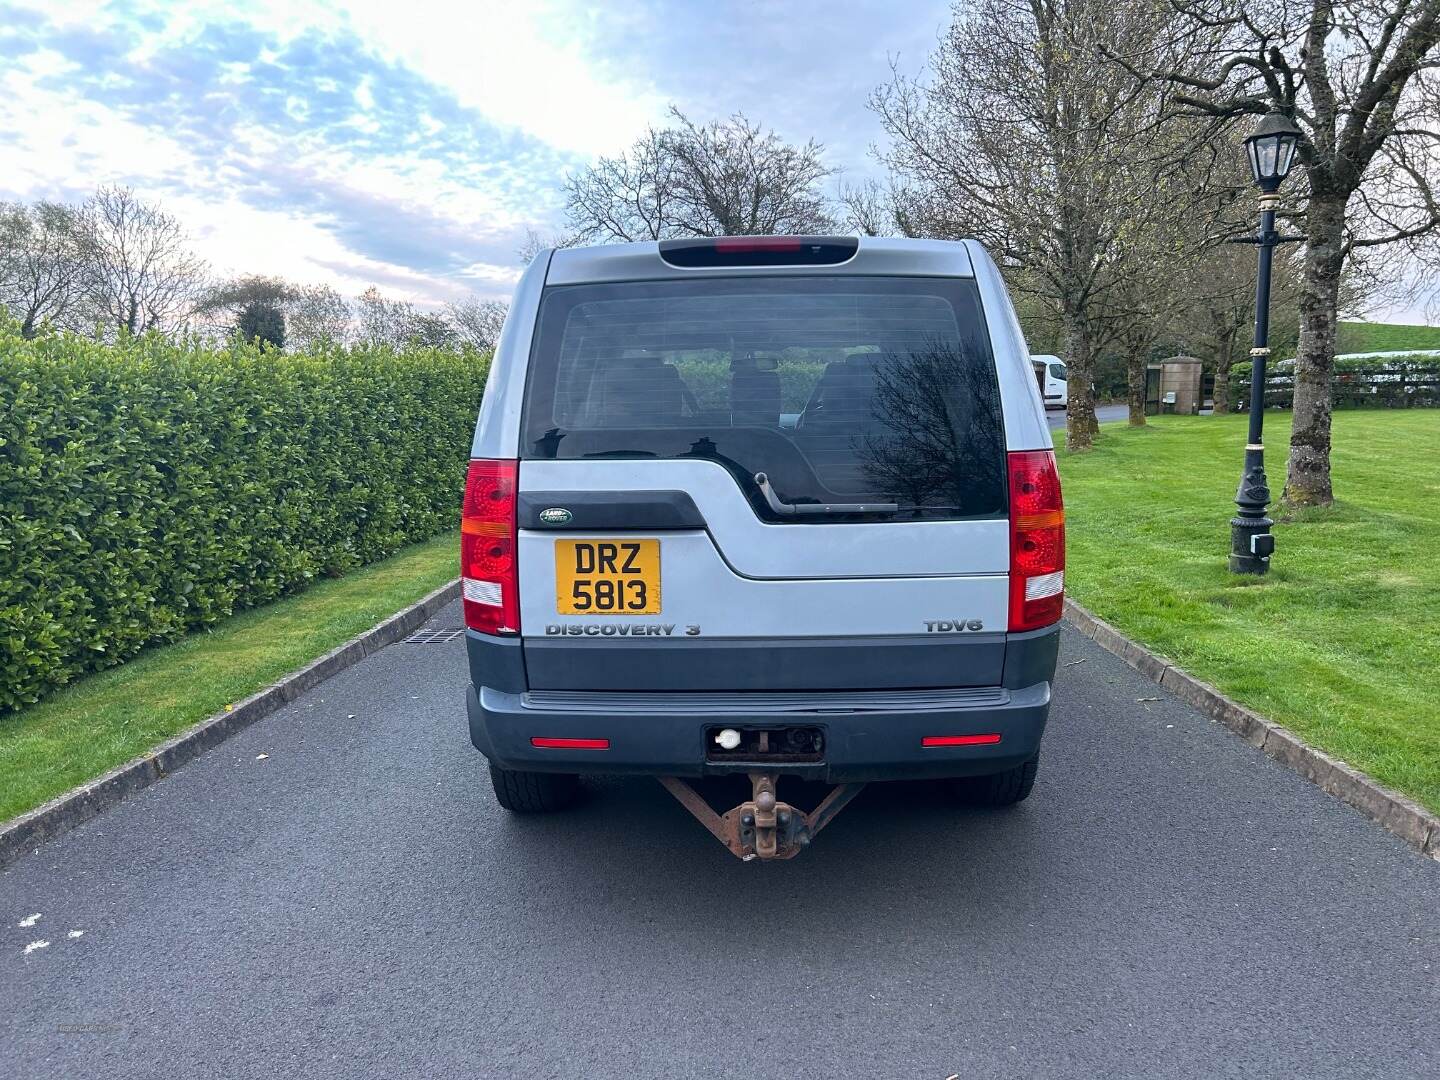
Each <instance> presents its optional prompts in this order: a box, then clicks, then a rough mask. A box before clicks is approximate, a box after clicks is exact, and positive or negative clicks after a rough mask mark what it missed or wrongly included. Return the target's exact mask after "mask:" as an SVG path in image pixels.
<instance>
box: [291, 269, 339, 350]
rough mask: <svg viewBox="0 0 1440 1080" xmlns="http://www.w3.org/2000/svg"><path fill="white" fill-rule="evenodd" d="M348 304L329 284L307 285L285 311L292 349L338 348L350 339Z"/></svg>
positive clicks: (299, 291) (297, 292) (296, 294)
mask: <svg viewBox="0 0 1440 1080" xmlns="http://www.w3.org/2000/svg"><path fill="white" fill-rule="evenodd" d="M350 323H351V313H350V304H349V302H348V301H346V299H345V298H344V297H343V296H341V295H340V294H339V293H338V292H336V291H335V290H334V289H332V288H330V286H328V285H307V286H302V287H301V288H299V289H298V290H296V293H295V295H294V297H292V299H291V300H290V302H289V303H288V304H287V305H286V308H285V325H286V337H287V339H288V341H289V343H290V346H291V347H292V348H296V349H302V350H305V349H314V348H318V347H320V346H322V345H341V344H344V343H345V342H346V341H348V340H349V338H350Z"/></svg>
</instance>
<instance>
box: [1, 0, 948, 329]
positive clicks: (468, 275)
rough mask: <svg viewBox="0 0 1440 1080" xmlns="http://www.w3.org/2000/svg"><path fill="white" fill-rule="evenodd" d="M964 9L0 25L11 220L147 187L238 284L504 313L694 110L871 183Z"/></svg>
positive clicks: (67, 18)
mask: <svg viewBox="0 0 1440 1080" xmlns="http://www.w3.org/2000/svg"><path fill="white" fill-rule="evenodd" d="M948 7H949V4H948V2H947V0H883V2H882V0H828V2H826V0H729V2H726V0H708V2H707V0H668V2H664V0H614V2H609V3H580V2H575V0H553V2H541V0H508V2H497V0H472V2H470V3H453V4H447V3H437V2H429V0H403V2H399V0H384V2H357V3H346V4H340V3H323V2H311V0H282V2H272V0H247V2H246V3H245V4H243V5H237V4H225V3H206V2H176V3H149V2H143V0H130V2H125V3H100V2H89V0H41V2H33V0H0V199H26V200H28V199H38V198H48V199H65V200H79V199H81V198H83V197H84V196H85V195H86V194H87V193H88V192H89V191H90V190H92V189H93V188H94V187H95V186H97V185H99V184H108V183H122V184H129V185H132V186H134V187H135V188H136V189H137V190H138V191H140V192H141V193H142V194H143V195H145V196H146V197H148V198H152V199H158V200H159V201H161V202H162V203H163V204H164V205H165V206H166V207H167V208H168V209H170V210H171V211H173V212H174V213H176V214H178V215H179V216H180V217H181V218H182V219H183V220H184V221H185V222H186V224H187V226H188V227H189V229H190V231H191V233H192V235H193V237H194V242H195V246H196V248H197V249H198V250H199V251H200V253H201V254H202V255H203V256H204V257H205V258H207V259H208V260H209V261H210V262H211V263H212V264H213V266H214V267H215V269H216V270H217V271H218V272H220V273H227V274H228V273H246V272H257V273H258V272H264V273H277V274H282V275H284V276H286V277H289V278H292V279H295V280H297V281H305V282H326V283H328V284H331V285H334V286H335V287H337V288H339V289H341V290H342V291H343V292H346V293H349V294H354V293H358V292H360V291H361V290H363V289H364V288H365V287H366V286H367V285H371V284H376V285H379V286H380V287H381V288H382V289H383V290H384V291H386V292H388V293H391V294H394V295H397V296H404V297H407V298H410V299H414V300H417V301H421V302H439V301H444V300H451V299H456V298H458V297H460V296H462V295H464V294H465V293H468V292H473V293H476V294H478V295H482V296H503V295H506V294H508V292H509V291H510V287H511V283H512V282H513V280H514V278H515V277H516V276H517V274H518V273H519V264H518V259H517V257H516V255H515V249H516V247H517V246H518V245H519V244H520V243H521V241H522V240H523V238H524V233H525V229H526V227H527V226H529V227H533V228H536V229H538V230H539V231H541V232H542V233H544V232H547V231H549V230H550V229H553V228H555V227H556V226H557V225H558V224H559V223H560V219H561V206H560V194H559V192H560V182H561V178H562V177H563V176H564V175H565V173H566V172H567V170H573V169H576V168H579V167H582V166H584V165H585V164H586V163H587V162H589V161H591V160H593V158H594V157H595V156H596V155H599V154H607V153H608V154H613V153H615V152H617V151H619V150H620V149H622V148H624V147H625V146H627V145H628V144H629V143H630V142H631V141H632V140H633V139H634V138H635V137H636V136H637V135H638V134H639V133H640V132H641V131H643V129H644V128H645V126H646V124H647V123H650V122H652V121H659V120H661V119H662V118H663V115H664V112H665V109H666V106H667V105H668V103H670V102H674V103H676V104H677V105H679V106H680V107H681V108H682V109H684V110H685V111H687V112H688V113H690V114H691V115H692V116H693V117H695V118H697V119H709V118H711V117H713V116H717V115H724V114H728V113H730V112H733V111H735V110H741V111H743V112H745V113H746V115H748V116H749V117H751V118H752V119H755V120H759V121H761V122H763V123H765V124H767V125H770V126H772V127H774V128H776V129H777V130H778V131H779V132H780V133H781V134H782V135H783V136H785V137H786V138H788V139H792V140H795V141H804V140H805V139H808V138H811V137H814V138H816V139H818V140H820V141H821V142H823V143H824V144H825V146H826V157H827V159H828V161H829V163H830V164H831V165H834V166H837V167H843V168H845V169H847V170H849V171H850V173H851V174H852V175H854V174H855V173H857V172H864V171H866V170H867V169H873V165H872V164H871V163H870V162H869V160H868V154H867V148H868V146H869V145H870V144H871V143H872V142H873V141H875V140H876V139H877V138H878V137H879V131H878V129H877V125H876V124H875V121H874V118H873V117H872V116H871V115H870V114H869V112H868V111H867V110H866V109H865V100H866V97H867V95H868V94H869V92H870V91H871V89H872V88H873V87H874V86H875V85H876V84H878V83H880V82H882V81H884V80H885V78H886V77H887V76H888V74H889V69H890V68H889V65H890V60H891V58H892V57H893V58H898V61H899V62H900V64H901V65H902V67H903V68H904V69H905V70H907V71H914V70H916V69H918V68H919V66H920V65H921V64H922V63H923V62H924V59H925V56H926V55H927V53H928V52H929V51H930V49H931V48H932V47H933V46H934V44H935V40H936V35H937V33H938V32H939V30H940V28H941V26H942V24H943V23H944V22H945V20H946V15H947V11H948Z"/></svg>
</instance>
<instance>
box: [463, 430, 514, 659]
mask: <svg viewBox="0 0 1440 1080" xmlns="http://www.w3.org/2000/svg"><path fill="white" fill-rule="evenodd" d="M518 477H519V462H516V461H487V460H480V459H476V460H474V461H471V462H470V471H469V472H468V473H467V474H466V476H465V503H464V506H463V507H462V509H461V511H460V577H461V581H460V586H461V595H462V598H463V601H464V608H465V625H466V626H468V627H469V628H470V629H471V630H479V631H480V632H481V633H482V634H518V633H519V632H520V589H519V584H518V578H517V575H516V573H515V564H516V561H517V560H516V537H515V489H516V484H517V480H518Z"/></svg>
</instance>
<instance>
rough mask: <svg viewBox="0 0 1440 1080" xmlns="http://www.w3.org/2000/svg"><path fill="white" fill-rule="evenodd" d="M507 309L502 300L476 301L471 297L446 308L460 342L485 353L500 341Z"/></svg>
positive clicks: (508, 306)
mask: <svg viewBox="0 0 1440 1080" xmlns="http://www.w3.org/2000/svg"><path fill="white" fill-rule="evenodd" d="M509 309H510V305H508V304H507V303H505V301H504V300H477V299H475V298H474V297H473V296H472V297H469V298H468V299H465V300H461V301H460V302H459V303H458V304H450V305H448V307H447V310H448V311H449V313H450V322H451V324H452V325H454V327H455V332H456V334H457V335H458V336H459V338H460V340H461V341H462V342H464V343H465V344H467V345H471V346H473V347H475V348H477V349H480V350H482V351H485V352H489V351H490V350H492V349H494V348H495V344H496V342H498V341H499V340H500V330H501V328H502V327H504V325H505V313H506V312H507V311H508V310H509Z"/></svg>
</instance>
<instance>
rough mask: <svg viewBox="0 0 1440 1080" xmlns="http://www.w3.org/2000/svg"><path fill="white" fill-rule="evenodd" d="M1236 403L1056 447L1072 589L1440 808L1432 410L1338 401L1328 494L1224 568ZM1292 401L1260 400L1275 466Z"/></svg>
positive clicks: (1282, 452) (1311, 738)
mask: <svg viewBox="0 0 1440 1080" xmlns="http://www.w3.org/2000/svg"><path fill="white" fill-rule="evenodd" d="M1245 423H1246V419H1245V417H1243V416H1229V417H1214V418H1212V417H1163V418H1161V419H1159V420H1158V422H1154V423H1152V424H1151V425H1149V426H1147V427H1145V428H1140V429H1128V428H1126V427H1124V426H1116V425H1109V426H1106V427H1104V428H1102V429H1101V430H1102V437H1101V439H1100V440H1099V441H1098V442H1097V444H1096V448H1095V449H1094V450H1093V451H1091V452H1090V453H1088V454H1083V455H1067V454H1065V453H1063V452H1062V453H1061V454H1060V459H1061V465H1060V467H1061V473H1062V475H1063V478H1064V483H1065V503H1066V526H1067V536H1068V539H1069V552H1068V558H1067V562H1068V566H1067V571H1068V572H1067V575H1066V577H1067V582H1066V584H1067V586H1068V589H1069V593H1070V595H1071V596H1072V597H1073V598H1074V599H1075V600H1077V601H1078V602H1080V603H1081V604H1084V605H1085V606H1086V607H1088V608H1090V609H1091V610H1092V611H1094V612H1095V613H1096V614H1097V615H1099V616H1100V617H1101V618H1103V619H1105V620H1107V621H1109V622H1111V623H1113V624H1114V625H1115V626H1116V627H1118V628H1119V629H1121V630H1123V631H1124V632H1125V633H1126V634H1128V635H1130V636H1131V637H1134V638H1136V639H1137V640H1139V641H1141V642H1143V643H1144V644H1145V645H1148V646H1149V647H1151V648H1152V649H1154V650H1156V651H1157V652H1159V653H1161V654H1163V655H1164V656H1166V657H1168V658H1170V659H1172V660H1174V661H1175V662H1177V663H1178V664H1179V665H1180V666H1181V667H1183V668H1184V669H1185V670H1186V671H1188V672H1190V673H1191V674H1193V675H1195V676H1196V677H1198V678H1201V679H1204V680H1206V681H1207V682H1210V683H1212V684H1214V685H1215V686H1217V687H1219V688H1220V689H1221V690H1223V691H1225V693H1227V694H1229V695H1231V696H1232V697H1234V698H1235V699H1236V700H1238V701H1241V702H1244V703H1245V704H1246V705H1249V706H1250V707H1252V708H1254V709H1255V710H1257V711H1258V712H1260V713H1262V714H1263V715H1265V716H1267V717H1269V718H1271V719H1273V720H1275V721H1277V722H1279V723H1281V724H1284V725H1285V726H1286V727H1288V728H1290V729H1292V730H1293V731H1295V732H1296V733H1297V734H1299V735H1300V736H1301V737H1303V738H1304V739H1306V740H1307V741H1308V742H1310V743H1312V744H1313V745H1315V746H1318V747H1320V748H1321V749H1323V750H1326V751H1329V752H1330V753H1332V754H1335V755H1336V756H1338V757H1340V758H1343V759H1344V760H1345V761H1348V762H1350V763H1351V764H1352V765H1355V766H1357V767H1358V768H1361V769H1363V770H1365V771H1366V772H1367V773H1369V774H1370V775H1371V776H1373V777H1375V778H1376V779H1378V780H1380V781H1381V782H1382V783H1385V784H1389V785H1391V786H1392V787H1395V788H1398V789H1399V790H1401V791H1404V792H1406V793H1407V794H1409V795H1411V796H1412V797H1414V798H1416V799H1418V800H1420V801H1421V802H1423V803H1425V804H1426V805H1427V806H1429V807H1430V808H1431V809H1432V810H1440V692H1437V688H1436V679H1437V676H1440V467H1437V464H1436V463H1437V462H1440V410H1427V409H1416V410H1413V411H1409V410H1395V411H1389V410H1380V411H1368V412H1338V413H1336V414H1335V420H1334V451H1333V459H1332V461H1333V467H1334V484H1335V493H1336V496H1337V502H1336V504H1335V506H1334V507H1332V508H1329V509H1325V510H1309V511H1305V512H1303V513H1301V514H1299V515H1297V516H1296V517H1295V518H1294V519H1289V520H1286V519H1281V520H1279V522H1278V524H1277V526H1276V529H1275V533H1276V541H1275V542H1276V553H1275V556H1274V559H1273V560H1272V564H1273V565H1272V569H1271V571H1270V573H1269V575H1268V576H1266V577H1264V578H1246V577H1241V576H1237V575H1232V574H1230V573H1229V572H1228V571H1227V569H1226V562H1225V560H1226V555H1227V553H1228V551H1229V547H1230V528H1229V518H1230V515H1231V513H1232V512H1233V510H1234V504H1233V502H1232V500H1233V499H1234V497H1235V487H1236V483H1237V481H1238V480H1239V476H1240V464H1241V459H1242V456H1243V454H1242V448H1243V446H1244V443H1245ZM1289 423H1290V417H1289V415H1288V414H1286V413H1272V414H1270V415H1268V416H1267V417H1266V433H1265V434H1266V443H1267V446H1268V447H1269V448H1270V454H1269V456H1268V462H1267V464H1268V465H1269V469H1270V481H1271V485H1272V488H1273V490H1274V491H1275V493H1276V496H1277V498H1278V495H1279V491H1280V488H1281V487H1282V486H1283V484H1284V479H1285V458H1286V450H1287V447H1288V438H1289Z"/></svg>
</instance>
